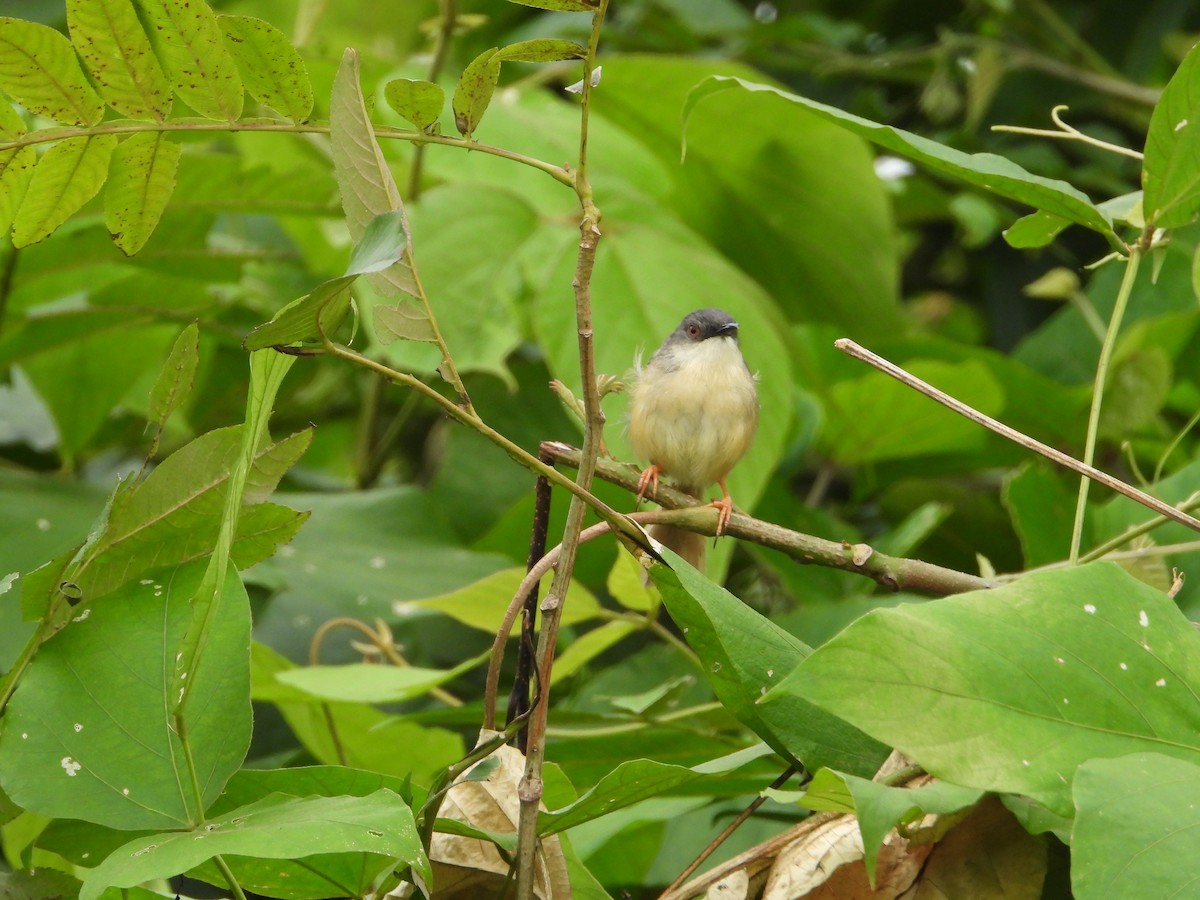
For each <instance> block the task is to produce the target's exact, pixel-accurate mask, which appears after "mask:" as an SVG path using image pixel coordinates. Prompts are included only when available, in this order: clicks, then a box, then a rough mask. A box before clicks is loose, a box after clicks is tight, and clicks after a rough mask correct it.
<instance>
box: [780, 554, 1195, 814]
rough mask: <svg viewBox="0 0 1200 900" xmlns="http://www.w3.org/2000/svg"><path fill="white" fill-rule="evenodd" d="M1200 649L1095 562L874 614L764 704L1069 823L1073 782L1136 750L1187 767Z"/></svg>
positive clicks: (1172, 615) (1143, 596)
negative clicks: (795, 709) (821, 721)
mask: <svg viewBox="0 0 1200 900" xmlns="http://www.w3.org/2000/svg"><path fill="white" fill-rule="evenodd" d="M1198 689H1200V635H1197V634H1196V631H1195V629H1194V628H1193V627H1192V625H1191V623H1190V622H1188V621H1187V620H1186V619H1185V618H1184V617H1183V615H1182V614H1181V613H1180V612H1179V610H1178V608H1177V607H1176V606H1175V604H1174V603H1173V602H1172V601H1171V600H1170V599H1169V598H1168V597H1167V596H1166V595H1165V594H1163V593H1161V592H1159V591H1156V590H1153V589H1151V588H1149V587H1147V586H1146V585H1143V584H1141V583H1140V582H1138V581H1135V580H1134V579H1133V578H1131V577H1130V576H1129V575H1126V574H1125V573H1124V572H1123V571H1121V570H1120V569H1119V568H1117V567H1116V566H1115V565H1112V564H1111V563H1099V564H1093V565H1088V566H1081V567H1078V568H1075V569H1069V570H1063V571H1049V572H1042V573H1036V574H1032V575H1027V576H1025V577H1024V578H1022V579H1020V580H1019V581H1016V582H1014V583H1012V584H1009V585H1005V586H1004V587H1000V588H996V589H994V590H991V591H979V592H973V593H970V594H964V595H962V596H959V597H950V598H946V599H943V600H936V601H931V602H929V603H925V604H919V605H918V604H904V605H901V606H899V607H896V608H894V609H886V610H876V611H874V612H872V613H869V614H868V615H866V616H864V617H863V618H861V619H859V620H858V621H856V622H855V623H854V624H852V625H851V626H850V627H849V628H847V629H846V630H845V631H843V632H842V633H841V634H839V635H838V636H837V637H835V638H833V639H832V640H831V641H830V642H829V643H827V644H825V645H824V646H823V647H821V648H820V649H818V650H817V651H816V652H815V653H813V655H812V656H810V657H809V658H808V659H807V660H805V661H804V663H802V664H801V665H800V666H799V668H797V669H796V671H795V672H794V673H793V674H792V675H791V676H789V678H788V679H787V680H786V681H785V682H784V683H783V684H782V685H780V686H779V687H778V688H776V689H775V690H774V691H773V692H772V693H771V694H770V695H768V697H767V700H766V701H765V704H764V709H768V710H769V709H770V708H771V706H773V705H774V704H775V703H776V702H778V701H780V700H783V699H784V698H787V699H788V700H789V702H794V701H795V699H797V698H801V697H803V698H805V699H807V700H809V701H811V702H813V703H815V704H817V705H818V706H820V707H822V708H825V709H830V710H833V709H836V710H837V712H838V714H839V715H841V716H843V717H845V718H846V719H847V720H848V721H850V722H852V723H854V724H855V725H857V726H858V727H859V728H862V729H863V730H864V731H866V732H867V733H868V734H870V735H872V736H873V737H875V738H877V739H879V740H881V741H885V742H887V743H888V744H891V745H892V746H895V747H896V748H897V749H898V750H900V751H902V752H903V753H904V754H905V755H907V756H909V757H910V758H911V759H913V760H915V761H916V762H917V763H918V764H920V765H921V766H923V767H924V768H925V769H926V770H927V771H929V772H930V773H931V774H933V775H936V776H937V777H939V778H943V779H946V780H948V781H953V782H955V783H957V784H962V785H966V786H969V787H976V788H980V789H982V790H992V791H1002V792H1012V793H1019V794H1026V795H1028V796H1029V797H1032V798H1033V799H1034V800H1036V801H1038V802H1039V803H1042V804H1043V805H1045V806H1046V807H1048V808H1049V809H1050V810H1051V811H1053V812H1056V813H1058V814H1060V815H1069V814H1070V811H1071V783H1072V781H1073V779H1074V777H1075V771H1076V769H1077V768H1078V767H1079V766H1080V765H1081V764H1082V763H1084V762H1085V761H1087V760H1089V759H1092V758H1095V757H1109V756H1119V755H1122V754H1124V753H1136V752H1141V751H1150V752H1159V753H1165V754H1167V755H1169V756H1173V757H1175V758H1177V759H1183V760H1187V761H1196V760H1200V740H1198V739H1197V734H1198V733H1200V703H1198V702H1197V700H1196V691H1197V690H1198Z"/></svg>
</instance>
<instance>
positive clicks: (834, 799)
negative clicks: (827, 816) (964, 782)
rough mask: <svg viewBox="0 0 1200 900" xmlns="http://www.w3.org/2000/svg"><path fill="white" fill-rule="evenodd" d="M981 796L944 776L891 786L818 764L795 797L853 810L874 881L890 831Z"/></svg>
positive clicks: (829, 808)
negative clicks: (913, 784) (922, 782)
mask: <svg viewBox="0 0 1200 900" xmlns="http://www.w3.org/2000/svg"><path fill="white" fill-rule="evenodd" d="M982 797H983V791H981V790H976V789H973V788H965V787H960V786H959V785H957V784H950V783H948V782H945V781H936V782H933V783H932V784H926V785H922V786H921V787H917V788H906V787H889V786H888V785H885V784H880V783H879V782H878V781H871V780H870V779H867V778H859V777H858V776H856V775H845V774H843V773H841V772H834V771H832V770H830V769H822V770H820V771H819V772H817V773H816V774H815V775H814V776H813V779H812V781H811V782H809V784H808V788H807V789H806V790H804V791H803V792H801V793H800V794H799V796H797V797H795V801H796V802H797V803H799V804H800V805H801V806H804V807H806V808H808V809H813V810H823V811H828V812H846V813H853V814H854V816H855V818H857V819H858V828H859V831H860V832H861V833H862V840H863V853H864V862H865V863H866V867H867V877H868V878H869V879H870V880H871V884H874V883H875V862H876V859H877V857H878V855H879V849H880V847H882V846H883V840H884V838H886V837H887V834H888V832H889V831H891V830H892V829H893V828H895V827H896V826H897V825H902V824H907V823H909V822H913V821H916V820H918V819H920V818H921V817H922V816H924V815H927V814H934V815H947V814H949V813H955V812H959V811H961V810H964V809H968V808H970V807H972V806H974V805H975V804H976V803H978V802H979V800H980V799H981V798H982ZM777 799H778V798H777Z"/></svg>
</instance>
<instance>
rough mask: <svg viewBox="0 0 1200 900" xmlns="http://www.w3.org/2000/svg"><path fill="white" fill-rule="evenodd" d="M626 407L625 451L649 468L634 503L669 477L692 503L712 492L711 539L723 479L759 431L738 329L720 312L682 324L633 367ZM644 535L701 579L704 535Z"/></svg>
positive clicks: (724, 507)
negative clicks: (716, 494) (710, 489)
mask: <svg viewBox="0 0 1200 900" xmlns="http://www.w3.org/2000/svg"><path fill="white" fill-rule="evenodd" d="M634 369H635V377H634V379H633V383H632V386H631V388H630V399H629V423H628V437H629V445H630V448H631V449H632V450H633V452H634V454H635V455H636V456H637V457H638V458H639V459H644V460H649V462H650V465H649V467H647V468H646V469H645V470H643V471H642V473H641V478H640V479H639V480H638V494H637V496H638V501H639V502H640V501H641V500H642V499H643V498H644V497H645V496H646V493H647V492H648V491H651V492H652V493H653V492H654V491H657V490H658V478H659V476H660V475H662V474H666V475H669V476H670V477H671V478H672V480H673V481H674V482H675V484H676V486H677V487H678V488H679V489H680V490H681V491H683V492H684V493H687V494H690V495H692V496H693V497H696V498H697V499H700V498H702V497H703V496H704V492H705V491H706V490H707V489H708V487H709V486H711V485H712V484H717V485H719V486H720V488H721V494H722V497H721V499H720V500H714V501H713V502H712V503H711V504H710V505H711V506H715V507H716V508H717V509H718V511H719V515H718V518H717V529H716V533H717V534H718V535H721V534H723V533H724V532H725V529H726V528H727V527H728V525H729V516H730V514H731V513H732V511H733V498H732V497H731V496H730V495H729V488H728V487H726V485H725V479H726V478H727V477H728V476H729V473H730V472H731V471H732V470H733V467H734V466H735V465H737V463H738V460H740V459H741V458H742V457H743V456H744V455H745V454H746V451H747V450H749V449H750V445H751V444H752V443H753V442H754V435H755V432H756V431H757V430H758V389H757V386H756V378H755V376H754V375H752V374H751V372H750V369H749V367H748V366H747V365H746V360H745V359H744V358H743V356H742V351H741V348H740V347H739V345H738V323H737V320H735V319H734V318H733V316H731V315H730V314H729V313H727V312H725V311H724V310H723V309H716V308H708V309H697V310H695V311H693V312H690V313H688V314H687V315H686V316H684V318H683V321H682V322H680V323H679V327H678V328H676V329H675V330H674V331H672V332H671V333H670V334H669V335H668V336H667V339H666V340H664V341H663V343H662V346H660V347H659V348H658V349H657V350H656V351H655V352H654V354H653V355H652V356H651V357H650V359H649V361H647V362H646V363H645V365H642V364H641V362H640V360H639V361H637V362H635V366H634ZM650 534H651V536H652V537H654V538H655V539H656V540H658V541H659V542H660V543H662V544H664V545H666V546H667V547H669V548H670V549H672V550H674V551H675V552H676V553H678V554H679V555H680V556H681V557H683V558H684V559H685V560H687V561H688V562H689V563H691V564H692V565H693V566H695V567H696V568H697V569H700V570H701V571H703V569H704V544H705V539H704V537H703V536H702V535H699V534H695V533H694V532H690V531H686V530H684V529H681V528H676V527H674V526H671V525H662V524H659V525H654V526H652V527H651V529H650Z"/></svg>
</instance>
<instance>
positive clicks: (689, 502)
mask: <svg viewBox="0 0 1200 900" xmlns="http://www.w3.org/2000/svg"><path fill="white" fill-rule="evenodd" d="M542 450H543V451H545V452H547V453H550V454H551V455H553V456H554V457H555V459H557V460H559V461H561V462H562V463H564V464H566V465H572V466H573V465H578V464H579V456H580V452H579V450H578V449H576V448H575V447H572V446H570V445H569V444H562V443H558V442H557V441H547V442H545V443H543V444H542ZM638 474H639V473H638V470H637V469H636V468H635V467H633V466H631V465H627V464H623V463H616V462H612V461H610V460H600V461H599V463H597V466H596V475H597V476H598V477H600V478H602V479H604V480H605V481H608V482H611V483H612V484H616V485H620V486H621V487H623V488H625V489H626V490H627V491H629V492H630V493H631V494H635V493H637V482H638ZM649 499H651V500H653V501H654V502H655V503H658V504H659V505H660V506H663V507H666V508H667V509H669V510H671V512H664V511H658V512H643V513H634V514H633V515H631V516H630V517H629V518H631V519H633V520H634V521H636V522H637V523H639V524H642V525H648V524H655V523H659V522H662V523H666V524H670V525H676V526H678V527H680V528H686V529H688V530H690V531H695V532H698V533H699V534H706V535H714V536H715V534H716V526H717V515H718V514H717V510H715V509H714V508H712V507H711V506H696V505H695V504H696V498H695V497H692V496H691V495H689V494H684V493H682V492H680V491H677V490H675V489H673V488H671V487H669V486H668V485H666V484H662V483H660V484H659V486H658V489H657V492H656V493H653V494H651V495H650V498H649ZM724 533H725V534H728V535H730V536H731V537H736V538H740V539H741V540H744V541H750V542H752V543H755V544H759V545H761V546H763V547H769V548H771V549H772V550H778V551H780V552H781V553H785V554H787V555H788V556H790V557H791V558H792V559H794V560H795V561H796V562H798V563H801V564H803V565H815V566H826V567H828V568H831V569H841V570H842V571H845V572H853V573H855V574H856V575H863V576H865V577H867V578H870V579H873V580H874V581H875V582H877V583H878V584H879V585H881V586H882V587H885V588H888V589H889V590H893V591H924V592H928V593H931V594H937V595H939V596H946V595H949V594H961V593H964V592H966V591H978V590H983V589H985V588H990V587H993V584H992V582H990V581H988V580H987V579H985V578H980V577H979V576H978V575H971V574H969V573H967V572H959V571H957V570H955V569H947V568H945V567H943V566H937V565H934V564H933V563H927V562H923V561H922V560H919V559H905V558H903V557H899V556H888V555H887V554H886V553H880V552H878V551H877V550H875V549H874V548H873V547H871V546H870V545H868V544H862V543H857V544H852V543H850V542H849V541H830V540H826V539H825V538H819V537H814V536H812V535H810V534H804V533H803V532H799V531H792V530H791V529H790V528H784V527H782V526H780V525H776V524H774V523H772V522H765V521H763V520H762V519H755V518H752V517H751V516H748V515H746V514H745V513H741V512H734V514H733V515H732V516H731V517H730V519H729V527H728V528H727V529H726V530H725V532H724Z"/></svg>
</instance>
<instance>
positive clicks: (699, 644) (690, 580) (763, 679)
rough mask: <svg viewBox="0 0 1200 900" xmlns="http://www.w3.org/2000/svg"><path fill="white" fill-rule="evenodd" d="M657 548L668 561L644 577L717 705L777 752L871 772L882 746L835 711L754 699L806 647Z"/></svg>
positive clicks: (803, 702) (813, 765)
mask: <svg viewBox="0 0 1200 900" xmlns="http://www.w3.org/2000/svg"><path fill="white" fill-rule="evenodd" d="M663 555H664V556H665V557H666V558H667V560H668V562H669V563H670V564H671V568H667V567H666V566H654V567H652V568H651V570H650V574H651V577H652V578H653V579H654V583H655V584H657V585H658V587H659V589H660V590H661V591H662V594H663V603H664V604H665V605H666V607H667V610H668V611H669V612H670V613H671V618H672V619H673V620H674V621H675V624H677V625H678V626H679V628H680V629H681V630H682V631H683V634H684V637H685V638H686V639H687V642H688V644H689V645H690V646H691V647H692V649H693V650H695V651H696V654H697V655H698V656H699V657H700V662H701V664H702V665H703V667H704V671H705V675H706V676H707V678H708V680H709V683H710V684H711V685H712V687H713V690H714V691H715V692H716V694H717V699H719V700H720V701H721V703H722V704H723V705H724V706H725V708H726V709H728V710H729V712H731V713H732V714H733V715H735V716H736V717H737V718H738V720H739V721H740V722H741V723H742V724H743V725H745V726H747V727H748V728H750V729H751V730H753V731H754V732H755V734H757V735H758V736H759V737H760V738H762V739H763V740H764V741H766V742H767V743H768V744H769V745H770V746H771V747H772V748H773V749H774V750H775V751H776V752H777V753H779V754H781V755H782V756H784V757H785V758H787V759H796V760H799V761H800V762H802V763H803V764H804V765H805V766H806V767H808V768H809V769H817V768H819V767H821V766H828V767H830V768H837V769H839V770H841V771H846V772H852V773H855V774H860V775H872V774H874V773H875V771H876V770H877V769H878V768H879V765H880V763H882V762H883V759H884V758H885V757H886V756H887V748H886V747H884V746H882V745H881V744H879V743H877V742H876V741H875V740H873V739H871V738H869V737H867V735H865V734H863V733H862V732H861V731H858V730H857V729H856V728H854V727H853V726H852V725H850V724H848V723H847V721H845V720H843V719H842V718H839V717H838V714H832V713H829V712H825V711H824V710H822V709H819V708H818V707H816V706H815V705H813V704H812V703H810V702H809V701H808V700H807V699H805V698H804V697H802V696H798V695H794V694H793V695H789V696H788V697H787V698H786V700H785V701H784V702H777V703H773V704H770V705H763V704H762V702H761V701H762V698H763V697H764V696H765V695H766V694H767V692H768V691H769V690H770V689H771V688H772V687H773V686H774V685H777V684H779V683H780V682H782V681H783V680H784V679H785V678H786V677H787V675H788V673H789V672H791V671H792V670H793V669H795V668H796V666H797V665H799V664H800V662H801V660H803V659H804V658H805V657H806V656H807V655H808V654H809V653H810V652H811V650H810V648H809V647H808V646H807V645H806V644H804V643H803V642H801V641H800V640H798V639H796V638H794V637H792V636H791V635H790V634H788V633H787V632H786V631H784V630H783V629H782V628H780V627H779V626H778V625H775V624H774V623H773V622H771V621H770V620H769V619H766V618H764V617H763V616H761V615H759V614H758V613H756V612H755V611H754V610H752V609H751V608H750V607H748V606H746V604H744V603H742V601H740V600H739V599H738V598H737V597H735V596H733V594H731V593H729V592H728V591H726V590H725V589H724V588H722V587H720V586H719V585H716V584H713V583H712V582H711V581H709V580H708V579H707V578H705V577H704V576H703V575H701V574H700V573H699V572H697V571H696V570H695V569H693V568H692V567H691V566H689V565H688V564H687V563H685V562H684V561H683V560H681V559H680V558H679V557H678V556H676V555H675V554H674V553H672V552H671V551H670V550H666V551H665V552H664V554H663Z"/></svg>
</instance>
